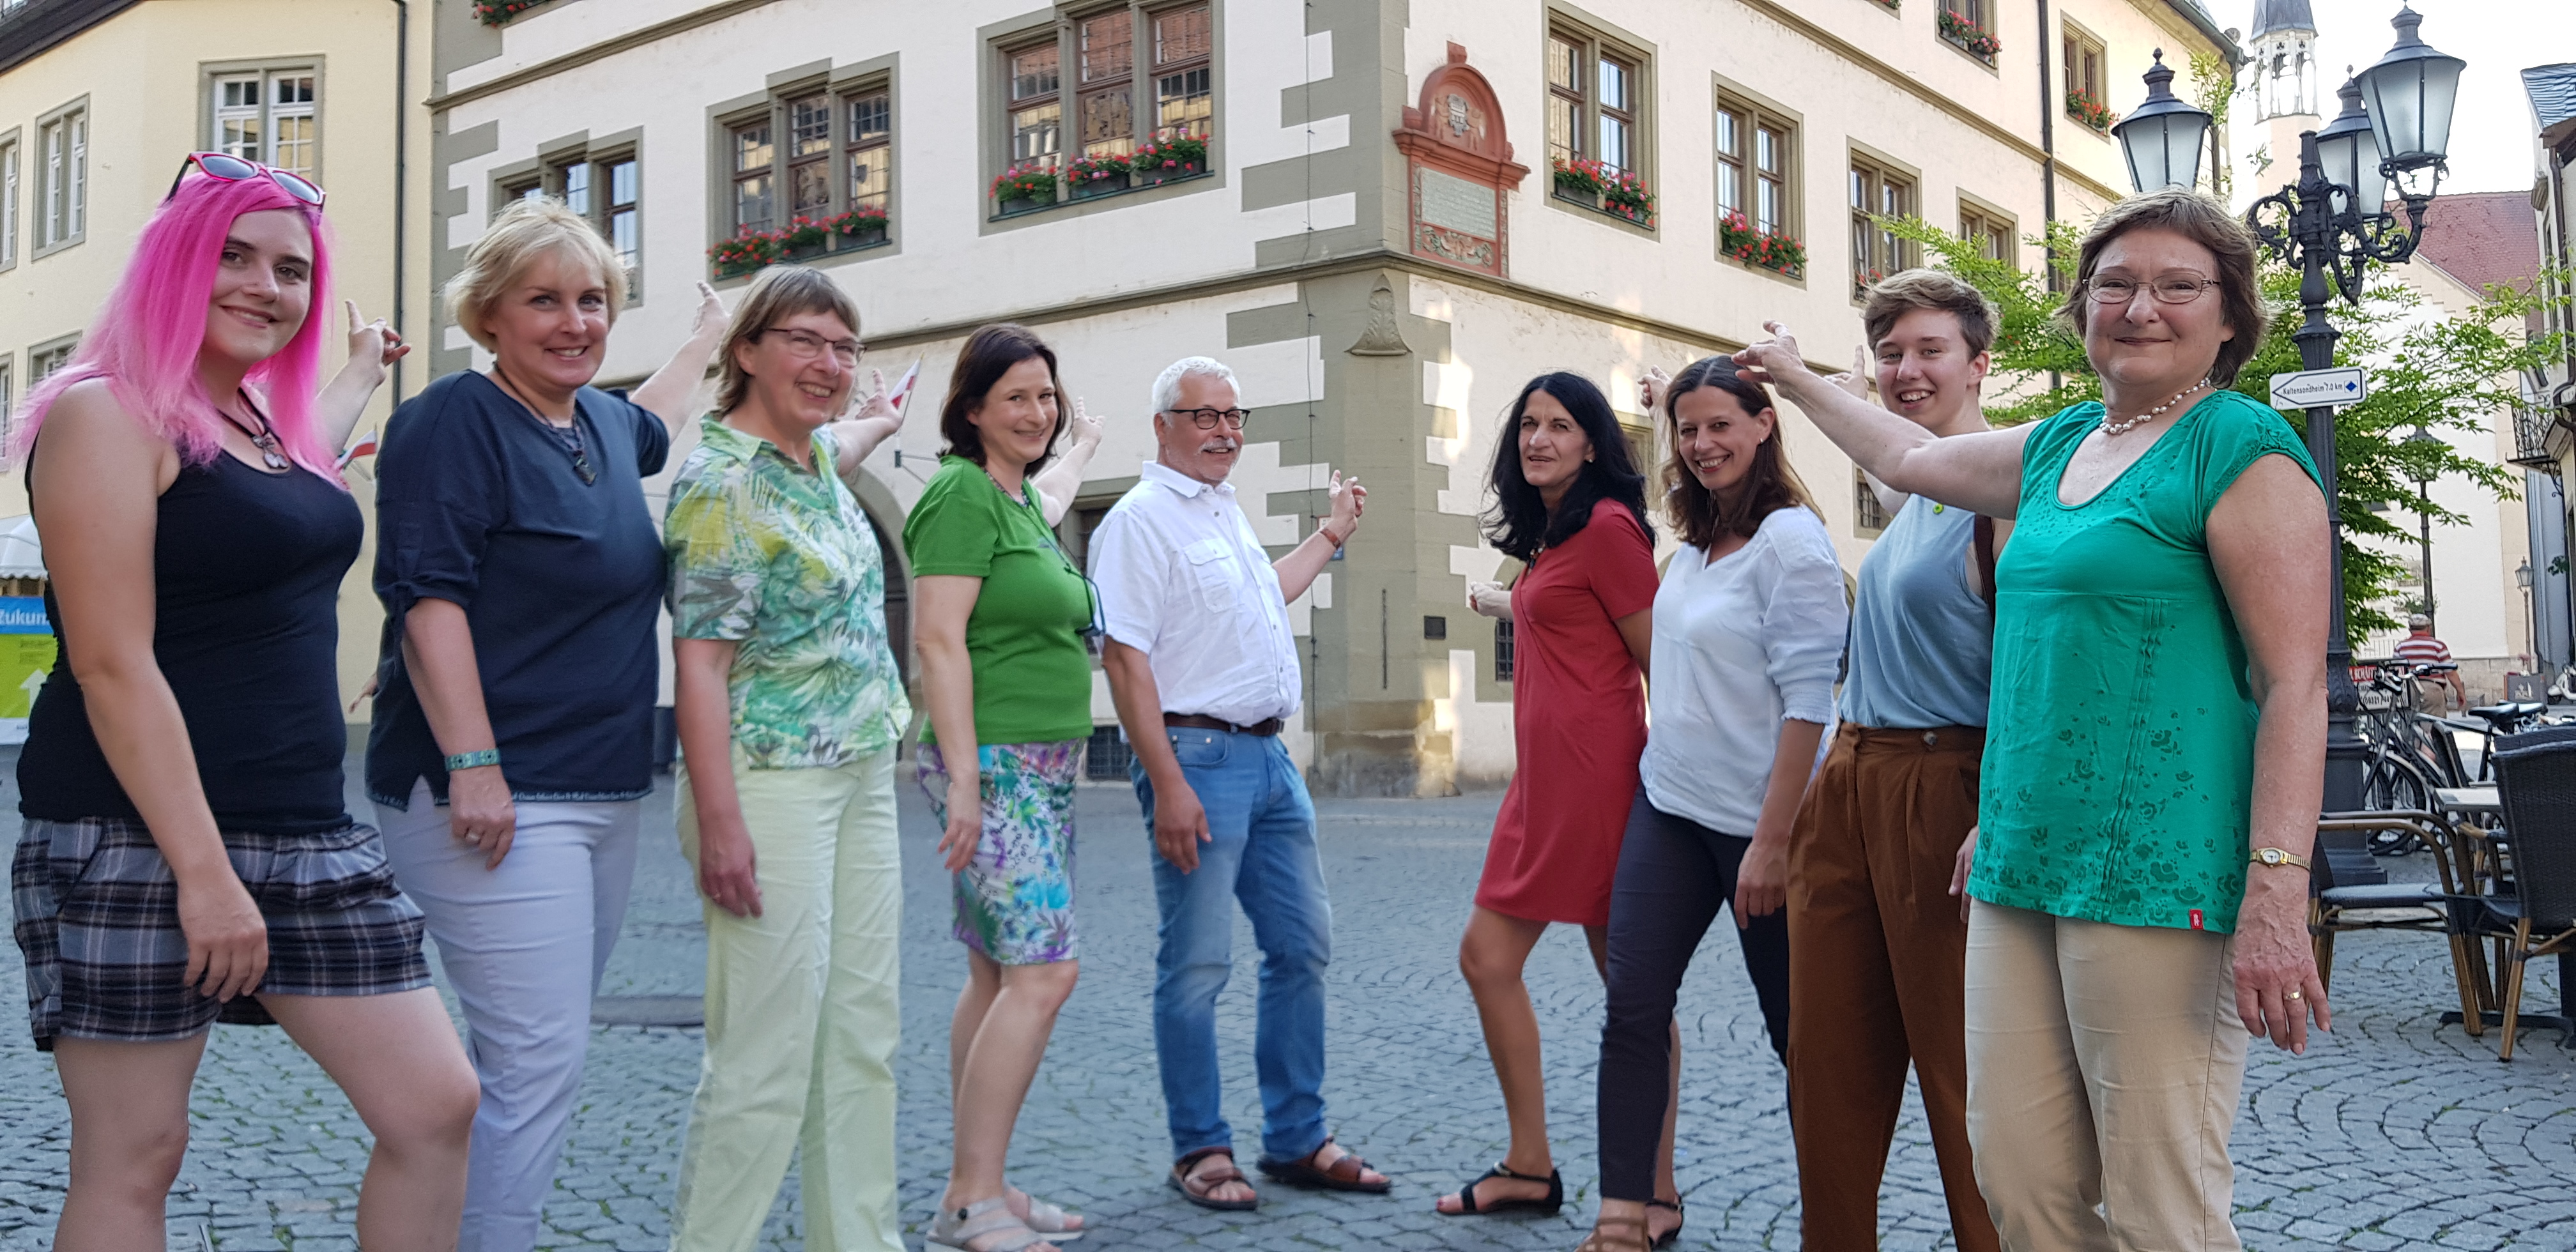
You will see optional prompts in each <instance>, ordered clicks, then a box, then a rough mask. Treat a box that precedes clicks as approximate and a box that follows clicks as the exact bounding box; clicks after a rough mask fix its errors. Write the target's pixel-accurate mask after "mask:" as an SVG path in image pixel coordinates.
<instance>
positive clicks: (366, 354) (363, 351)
mask: <svg viewBox="0 0 2576 1252" xmlns="http://www.w3.org/2000/svg"><path fill="white" fill-rule="evenodd" d="M340 304H341V307H342V308H344V309H346V310H347V311H348V314H349V361H350V363H352V364H356V363H358V362H362V361H365V362H373V363H374V365H375V367H376V369H377V370H378V371H383V370H388V369H392V368H393V364H394V362H396V361H399V360H401V359H403V358H404V357H406V356H409V355H411V345H410V344H407V343H404V342H403V337H402V335H401V334H400V333H399V332H397V331H395V330H394V328H393V327H391V326H388V325H386V324H385V319H383V318H381V317H380V318H377V319H376V320H374V321H372V322H370V321H368V320H366V319H365V318H364V317H363V316H361V315H360V314H359V312H358V302H357V301H355V300H343V301H341V302H340Z"/></svg>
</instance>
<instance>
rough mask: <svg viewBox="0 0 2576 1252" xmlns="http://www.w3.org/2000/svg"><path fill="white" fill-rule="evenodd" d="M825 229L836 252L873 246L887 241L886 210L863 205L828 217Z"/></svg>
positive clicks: (824, 225) (824, 224)
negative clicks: (836, 215)
mask: <svg viewBox="0 0 2576 1252" xmlns="http://www.w3.org/2000/svg"><path fill="white" fill-rule="evenodd" d="M823 229H824V231H825V232H827V233H828V234H829V235H830V236H831V239H832V250H833V251H835V252H848V251H852V250H855V249H858V248H873V247H875V246H877V245H878V244H881V243H884V242H885V241H886V215H885V210H884V209H880V208H878V207H876V206H874V205H862V206H860V207H858V208H855V209H852V210H850V211H849V212H847V213H843V214H841V215H840V216H838V217H834V218H830V219H827V220H826V221H825V222H824V223H823Z"/></svg>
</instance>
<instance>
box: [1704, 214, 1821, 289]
mask: <svg viewBox="0 0 2576 1252" xmlns="http://www.w3.org/2000/svg"><path fill="white" fill-rule="evenodd" d="M1717 247H1718V251H1720V252H1722V253H1724V254H1726V256H1728V257H1729V258H1732V259H1734V260H1736V261H1740V262H1742V263H1744V264H1745V265H1748V266H1751V267H1753V268H1755V269H1764V270H1769V271H1771V272H1772V273H1774V274H1779V275H1781V276H1783V277H1787V278H1798V277H1802V276H1803V275H1805V274H1806V272H1807V246H1806V245H1805V244H1802V243H1800V242H1798V241H1797V240H1795V239H1792V238H1790V237H1789V236H1788V235H1787V234H1786V233H1784V232H1781V231H1776V230H1763V229H1761V228H1760V227H1758V226H1755V225H1754V224H1753V223H1752V222H1750V221H1747V220H1746V219H1745V216H1744V215H1743V214H1742V213H1729V214H1727V215H1726V216H1725V217H1723V218H1720V219H1719V220H1718V223H1717Z"/></svg>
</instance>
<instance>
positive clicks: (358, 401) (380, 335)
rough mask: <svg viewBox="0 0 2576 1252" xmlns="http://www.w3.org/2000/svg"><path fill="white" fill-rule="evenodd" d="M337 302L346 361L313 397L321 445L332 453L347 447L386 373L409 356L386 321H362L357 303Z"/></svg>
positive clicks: (408, 350) (409, 352) (408, 348)
mask: <svg viewBox="0 0 2576 1252" xmlns="http://www.w3.org/2000/svg"><path fill="white" fill-rule="evenodd" d="M340 303H341V305H342V306H343V307H344V308H345V309H346V310H347V312H348V316H349V360H348V362H347V363H346V364H344V365H342V366H341V367H340V372H339V373H337V374H334V375H332V376H331V381H330V382H328V383H325V384H323V387H322V391H321V393H320V394H319V395H316V396H315V397H313V420H314V421H316V422H319V423H320V424H321V429H322V446H324V447H326V448H329V449H331V450H332V451H333V452H338V451H340V450H342V449H344V448H346V447H348V446H349V432H350V431H353V430H355V429H357V427H358V418H359V417H360V416H361V415H362V414H364V413H365V412H366V411H367V401H368V400H370V399H372V398H374V396H375V394H376V388H378V387H382V386H384V385H385V374H386V371H388V370H391V369H392V368H393V366H394V362H396V361H399V360H401V359H403V358H404V357H406V356H409V355H411V345H410V344H407V343H404V342H403V341H402V336H401V335H398V334H395V333H394V330H393V328H392V327H390V326H387V325H385V319H383V318H381V317H380V318H377V319H376V320H374V321H372V322H367V321H361V320H359V316H358V302H357V301H355V300H343V301H341V302H340Z"/></svg>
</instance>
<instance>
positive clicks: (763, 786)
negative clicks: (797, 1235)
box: [671, 747, 903, 1252]
mask: <svg viewBox="0 0 2576 1252" xmlns="http://www.w3.org/2000/svg"><path fill="white" fill-rule="evenodd" d="M734 785H735V787H736V788H738V789H739V790H740V792H741V795H742V816H743V822H744V824H745V825H747V826H748V827H750V830H751V844H752V851H753V855H754V857H755V858H756V859H755V862H754V869H755V871H756V873H757V874H758V877H759V882H760V898H761V913H760V915H759V916H758V917H736V916H734V915H733V914H731V913H728V912H726V911H724V910H723V909H720V908H717V907H716V906H714V905H712V904H705V905H704V906H703V907H704V911H705V915H706V925H707V1046H706V1060H705V1062H704V1063H703V1064H702V1065H701V1067H700V1068H699V1071H698V1093H697V1098H696V1100H695V1101H694V1102H693V1103H692V1104H691V1105H690V1107H689V1131H688V1139H687V1142H686V1144H685V1146H684V1147H683V1148H682V1150H681V1153H680V1182H679V1194H678V1196H677V1198H676V1199H675V1200H674V1201H673V1204H672V1214H671V1247H672V1249H673V1252H748V1249H750V1248H751V1246H752V1245H753V1243H754V1242H755V1241H757V1240H758V1239H759V1237H760V1228H761V1223H763V1222H764V1221H766V1220H768V1217H769V1209H770V1205H771V1203H772V1202H773V1201H774V1200H776V1199H777V1197H778V1184H779V1183H780V1181H782V1180H783V1179H784V1178H785V1177H786V1175H787V1163H788V1157H789V1156H790V1155H791V1154H793V1153H796V1152H797V1150H798V1149H799V1147H800V1146H801V1148H802V1149H803V1151H802V1156H801V1157H800V1159H799V1162H798V1171H799V1178H800V1180H801V1183H802V1190H803V1193H804V1201H805V1225H806V1234H805V1246H806V1247H808V1248H811V1249H814V1250H815V1252H842V1250H844V1249H882V1250H883V1252H902V1248H903V1226H902V1224H901V1223H900V1222H899V1221H898V1220H897V1218H896V1210H895V1148H894V1109H895V1087H894V1052H895V1043H896V1040H897V1036H898V1033H899V1030H900V1026H901V1022H902V1017H901V1014H900V1013H899V1011H898V1005H897V1003H896V990H897V988H898V987H899V985H900V981H901V980H900V971H899V968H898V966H899V960H898V953H899V950H900V942H901V939H902V920H903V874H902V858H901V855H900V852H899V849H898V845H897V843H896V841H895V807H894V749H893V748H891V747H888V748H885V749H882V750H880V751H877V752H873V753H870V754H868V755H867V756H864V757H861V758H860V759H858V760H856V761H853V762H851V763H849V764H847V765H843V766H838V767H834V768H829V769H777V770H766V769H749V768H746V767H744V765H743V764H742V760H741V757H740V755H739V754H737V755H736V757H735V760H734ZM677 790H678V795H677V797H676V799H675V804H676V806H677V809H678V816H679V827H680V850H681V852H682V854H683V855H685V856H687V857H688V858H689V864H690V865H691V866H692V867H694V866H695V865H696V864H697V859H698V821H697V808H696V805H695V803H694V800H695V797H694V796H693V794H692V793H691V790H690V787H689V780H688V774H687V772H686V769H685V767H684V768H683V770H682V771H681V774H680V780H679V787H678V789H677Z"/></svg>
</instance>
